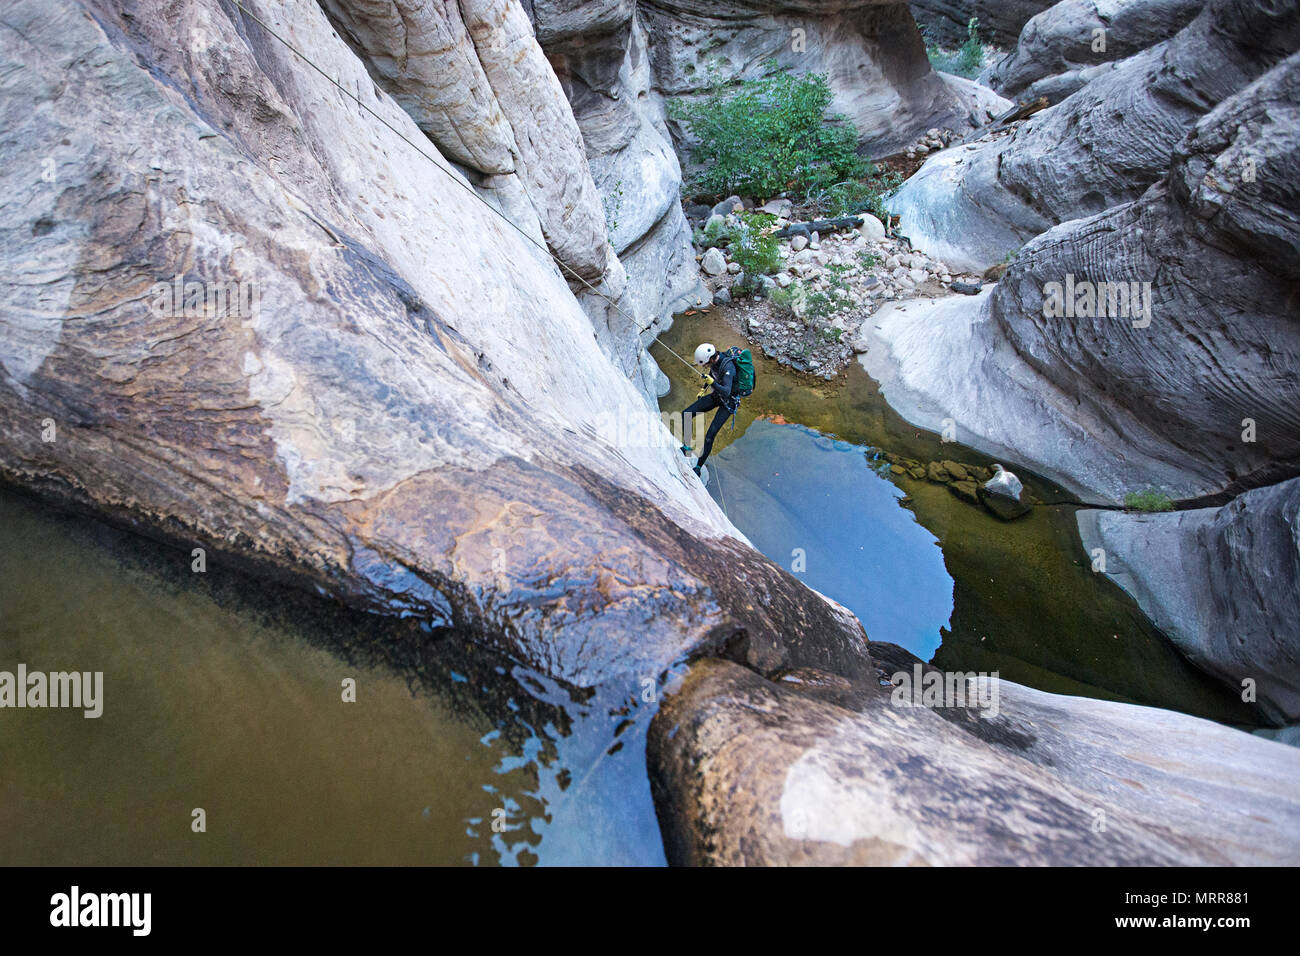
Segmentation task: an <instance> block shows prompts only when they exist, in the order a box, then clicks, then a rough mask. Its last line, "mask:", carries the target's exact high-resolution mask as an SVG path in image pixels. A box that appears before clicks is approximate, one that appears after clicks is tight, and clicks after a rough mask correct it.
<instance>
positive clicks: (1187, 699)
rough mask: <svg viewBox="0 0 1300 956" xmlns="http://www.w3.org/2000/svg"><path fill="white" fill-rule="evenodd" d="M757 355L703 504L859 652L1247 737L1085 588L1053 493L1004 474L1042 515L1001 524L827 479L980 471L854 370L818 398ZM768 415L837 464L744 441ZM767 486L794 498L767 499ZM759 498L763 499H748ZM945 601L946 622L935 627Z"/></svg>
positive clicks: (666, 361)
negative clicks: (1230, 728)
mask: <svg viewBox="0 0 1300 956" xmlns="http://www.w3.org/2000/svg"><path fill="white" fill-rule="evenodd" d="M661 338H662V340H663V343H664V344H665V345H667V346H668V347H669V348H671V349H673V350H674V351H676V352H677V353H679V354H681V355H685V356H690V355H691V354H692V352H693V351H694V348H695V346H696V345H697V344H699V343H700V342H703V341H708V342H712V343H714V344H715V345H716V346H717V347H718V348H726V347H729V346H732V345H739V346H742V347H744V346H747V345H748V343H747V342H745V340H744V338H743V336H741V335H740V334H739V333H737V332H735V331H734V330H732V329H731V328H730V326H728V325H727V323H726V322H725V321H724V320H723V319H722V317H721V316H720V314H719V313H718V312H717V311H716V310H715V311H713V312H710V313H703V314H696V315H689V316H679V317H678V318H677V320H676V321H675V323H674V324H673V327H672V328H671V329H670V330H669V331H668V332H667V333H665V334H664V335H663V336H661ZM651 352H652V354H653V355H654V357H655V358H656V360H657V361H658V363H659V366H660V368H662V369H663V370H664V372H665V373H666V374H667V375H668V378H669V380H670V382H671V384H672V388H671V391H670V392H669V394H668V395H667V396H665V397H664V398H663V399H662V400H661V401H660V408H661V409H662V410H664V411H680V410H681V409H682V408H685V407H686V405H688V404H689V403H690V402H691V401H692V400H693V398H694V396H695V394H696V392H697V390H698V387H699V381H698V378H697V377H696V376H695V374H694V373H693V372H692V371H691V370H690V369H689V368H687V367H685V366H683V365H682V363H680V362H679V361H677V359H675V358H673V357H672V356H671V355H670V354H669V353H668V352H667V350H666V349H664V348H663V346H662V345H654V346H652V348H651ZM754 352H755V353H756V354H755V357H754V358H755V367H756V371H757V378H758V386H757V388H756V390H755V393H754V395H752V396H751V397H750V398H748V399H746V400H745V402H744V403H743V405H742V407H741V412H740V414H739V415H738V416H737V421H736V424H735V428H734V431H733V430H732V428H731V426H730V425H728V426H727V427H726V428H724V429H723V431H722V434H721V435H720V436H719V439H718V441H717V443H716V444H715V446H714V457H713V458H711V459H710V461H709V464H710V468H711V469H713V470H715V471H716V472H717V473H718V475H719V478H720V480H714V481H712V482H711V483H710V486H709V492H710V494H712V495H713V496H714V498H715V500H718V501H719V502H720V503H722V502H723V499H724V498H725V499H726V500H725V504H726V509H727V513H728V516H729V517H730V518H731V520H732V522H733V523H734V524H735V525H736V526H737V527H738V528H739V529H740V530H741V531H742V532H744V533H745V534H746V535H747V536H748V537H750V539H751V540H752V541H754V543H755V544H756V545H757V546H758V547H759V548H760V550H763V551H764V553H765V554H767V555H768V556H769V557H770V558H772V559H773V560H774V561H776V562H777V563H779V564H781V565H782V566H783V567H785V568H787V569H791V570H792V569H793V558H792V553H791V552H792V550H793V549H794V548H796V547H801V548H804V550H805V551H806V565H807V566H806V570H804V571H802V572H799V576H800V577H801V578H802V579H803V580H805V581H806V582H807V583H808V584H809V585H810V586H811V587H814V588H817V589H818V590H820V591H822V592H823V593H826V594H829V595H831V596H832V597H835V598H836V599H837V600H840V601H841V602H843V603H845V604H846V605H847V606H849V607H851V608H853V610H854V611H855V612H856V613H858V615H859V617H860V618H861V619H862V620H863V621H864V622H865V623H866V625H867V632H868V635H869V636H870V637H871V638H872V639H873V640H879V641H889V642H892V643H896V644H902V645H903V646H906V647H909V649H911V650H913V652H914V653H917V654H918V655H919V656H921V657H925V658H930V654H928V653H926V651H932V652H933V656H932V659H933V661H934V663H935V664H936V665H938V666H940V667H944V668H947V669H951V670H963V671H989V672H991V671H998V672H999V673H1000V675H1001V676H1002V677H1004V678H1006V679H1008V680H1012V681H1016V682H1017V683H1022V684H1026V685H1029V686H1032V687H1038V688H1041V689H1043V690H1048V691H1054V692H1057V693H1065V694H1076V695H1084V696H1090V697H1100V698H1106V699H1113V700H1127V701H1132V702H1136V703H1142V704H1149V705H1153V706H1158V707H1164V708H1168V709H1172V710H1180V711H1184V712H1186V713H1191V714H1196V715H1198V716H1203V717H1209V718H1211V719H1215V720H1220V721H1224V722H1229V723H1237V724H1249V723H1252V722H1253V716H1252V714H1251V712H1250V711H1249V710H1248V709H1247V707H1246V706H1245V705H1244V704H1242V703H1241V702H1240V701H1239V700H1238V699H1237V698H1236V697H1235V696H1234V695H1233V694H1232V693H1231V692H1230V691H1229V690H1228V689H1227V688H1225V687H1223V686H1222V685H1220V684H1219V683H1218V682H1216V681H1214V680H1212V679H1211V678H1209V677H1208V676H1206V675H1205V674H1204V673H1202V672H1201V671H1200V670H1198V669H1197V668H1195V667H1193V666H1192V665H1191V664H1190V663H1188V662H1187V660H1186V659H1185V658H1184V657H1183V656H1182V655H1181V654H1180V653H1179V652H1178V651H1177V650H1176V649H1175V648H1174V647H1173V645H1172V644H1170V642H1169V641H1168V640H1166V639H1165V638H1164V637H1163V636H1162V635H1161V634H1160V633H1159V632H1158V631H1157V630H1156V629H1155V627H1153V626H1152V624H1151V623H1150V621H1149V620H1147V618H1146V617H1145V615H1143V614H1142V612H1141V610H1140V609H1139V608H1138V607H1137V605H1136V603H1135V602H1134V601H1133V600H1132V599H1131V598H1130V597H1129V596H1128V595H1127V594H1125V593H1124V591H1123V590H1121V589H1120V588H1119V587H1117V586H1116V585H1114V584H1113V583H1112V582H1110V581H1109V580H1108V579H1107V578H1106V577H1105V576H1104V575H1101V574H1098V573H1095V572H1093V571H1092V569H1091V562H1090V560H1089V559H1088V557H1087V555H1086V554H1085V552H1084V550H1083V546H1082V544H1081V543H1080V541H1079V536H1078V531H1077V529H1076V525H1075V511H1076V510H1077V508H1076V506H1075V505H1073V504H1071V503H1069V502H1070V497H1069V495H1067V494H1065V493H1064V492H1063V491H1062V490H1061V489H1060V488H1058V487H1056V486H1055V485H1053V484H1051V483H1049V482H1046V481H1044V480H1042V479H1040V478H1038V477H1037V476H1035V475H1033V474H1031V473H1029V472H1028V471H1027V470H1025V469H1023V468H1020V467H1018V466H1017V463H1016V462H1013V461H1006V460H1003V461H1002V464H1004V465H1005V466H1006V467H1007V468H1009V469H1011V470H1012V471H1015V472H1016V473H1017V474H1018V475H1019V476H1020V477H1021V479H1022V480H1024V482H1025V484H1026V486H1027V487H1028V488H1029V490H1030V492H1031V493H1032V494H1034V495H1035V496H1036V497H1037V498H1039V499H1040V500H1041V501H1043V502H1046V504H1044V505H1041V506H1038V507H1036V508H1034V510H1033V512H1032V513H1031V514H1030V515H1028V516H1027V517H1024V518H1021V519H1018V520H1017V521H1014V522H1009V523H1008V522H1001V521H998V520H997V519H996V518H994V517H993V516H991V515H990V514H988V513H987V512H986V511H984V510H983V509H982V508H980V507H978V506H974V505H971V504H968V503H966V502H964V501H962V500H960V499H958V498H956V497H955V496H954V495H953V494H952V493H951V492H949V491H948V489H947V488H946V487H945V486H943V485H938V484H933V483H930V482H928V481H925V480H915V479H912V478H910V477H906V476H905V477H898V476H893V475H886V476H884V477H882V476H881V475H880V474H878V473H877V470H876V469H873V468H869V467H862V468H853V467H848V466H847V465H845V464H840V462H841V458H840V456H842V455H844V454H845V449H847V448H849V447H850V446H852V448H853V452H852V453H853V454H857V455H861V456H862V457H863V459H864V462H865V461H866V459H867V449H868V448H877V449H882V450H884V451H887V452H893V453H895V454H898V455H902V456H905V457H909V458H915V459H918V460H919V461H921V462H927V461H933V460H943V459H949V460H955V461H959V462H963V463H967V464H975V465H985V466H987V465H990V464H992V460H991V459H990V458H989V457H988V456H986V455H983V454H980V453H979V452H976V451H974V450H973V449H969V448H966V447H964V446H962V445H959V444H957V443H954V442H943V441H941V439H940V436H938V435H936V434H934V433H931V432H927V431H924V430H922V429H919V428H916V427H915V426H913V425H910V424H908V423H907V422H906V421H904V420H903V419H902V418H900V417H899V416H898V415H897V414H895V413H894V412H893V411H892V409H890V407H889V405H888V403H887V402H886V401H885V400H884V398H883V396H882V395H881V394H880V390H879V388H878V387H877V385H876V383H875V382H874V381H873V380H872V379H871V378H870V377H869V376H868V375H867V374H866V372H865V371H863V369H862V368H861V366H859V365H857V364H856V363H854V364H852V365H850V366H849V368H848V369H847V371H846V372H844V373H843V374H841V375H840V376H838V377H837V378H836V379H835V380H833V381H831V382H826V381H824V380H822V379H818V378H811V377H808V376H804V375H800V374H798V373H796V372H793V371H792V370H790V369H788V368H786V367H784V366H782V365H780V364H779V363H777V362H775V361H773V360H771V359H768V358H766V357H765V356H764V355H763V354H762V353H761V350H759V349H757V348H755V349H754ZM773 415H775V416H780V417H781V419H784V420H785V421H787V422H789V423H792V424H795V425H800V426H804V427H805V428H807V429H812V430H814V431H816V432H818V433H820V434H822V435H824V436H833V437H834V438H835V439H837V441H838V443H839V445H838V446H837V447H838V448H839V451H837V452H836V453H835V454H834V455H827V454H824V453H821V454H819V453H817V451H816V448H815V446H814V445H810V444H809V443H808V442H807V440H805V439H801V438H798V437H796V436H795V435H794V434H793V433H791V434H790V436H789V437H787V438H784V439H774V438H773V431H772V430H773V429H775V430H776V432H777V433H780V431H781V430H783V429H789V428H790V426H789V425H776V424H771V423H770V422H768V421H761V422H758V423H757V424H756V418H758V417H759V416H773ZM751 433H752V435H753V438H752V439H751ZM751 444H752V445H753V446H754V447H753V448H750V447H749V446H750V445H751ZM783 456H785V460H784V461H783V460H782V457H783ZM844 461H847V459H846V458H845V459H844ZM877 464H880V462H877ZM774 472H782V473H783V476H788V477H791V478H792V480H790V481H787V482H786V483H785V485H783V486H781V487H777V486H775V485H773V484H772V482H774V481H775V480H776V479H774V478H773V477H772V474H773V473H774ZM881 483H888V484H891V485H893V486H894V487H895V489H896V492H897V494H898V497H899V498H902V497H903V496H905V499H904V502H905V505H906V508H907V511H908V512H910V516H911V518H912V519H913V520H914V521H915V523H916V525H917V526H918V530H922V529H923V531H924V532H925V533H927V537H928V538H931V539H933V541H935V542H937V544H938V549H939V550H940V552H941V554H942V563H943V566H944V569H945V571H946V573H945V574H937V573H936V572H935V569H934V568H933V567H932V565H931V562H930V561H929V556H928V555H927V553H926V551H925V541H923V540H921V539H918V538H917V537H916V534H915V532H912V531H911V530H910V529H908V530H907V531H906V532H905V533H903V532H900V527H903V526H901V525H900V524H899V522H898V521H897V520H888V521H886V520H882V519H881V516H882V515H884V514H888V511H887V510H882V502H881V499H880V497H879V495H880V491H879V488H878V485H879V484H881ZM765 485H767V486H768V487H767V488H766V491H767V492H769V493H768V494H766V495H764V494H759V493H755V492H754V489H763V488H764V486H765ZM732 489H738V490H743V489H748V490H743V492H742V493H741V494H737V493H736V492H733V490H732ZM884 508H885V509H887V508H888V504H887V503H885V504H884ZM777 512H779V513H777ZM855 582H858V583H856V584H855ZM904 598H906V599H904ZM947 601H950V602H951V615H950V616H949V617H948V618H947V619H946V620H939V618H940V617H941V616H942V608H943V606H944V604H945V602H947ZM931 621H933V622H937V623H936V624H935V625H934V627H935V630H934V633H933V635H932V636H931V635H928V632H927V631H926V628H927V627H929V626H930V625H929V622H931Z"/></svg>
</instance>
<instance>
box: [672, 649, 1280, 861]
mask: <svg viewBox="0 0 1300 956" xmlns="http://www.w3.org/2000/svg"><path fill="white" fill-rule="evenodd" d="M872 648H873V655H874V656H875V658H876V660H877V662H878V664H879V666H880V671H879V672H880V674H881V676H882V679H885V680H888V679H889V678H890V677H891V676H893V674H894V673H896V672H898V671H902V672H903V673H905V674H909V675H910V674H912V673H914V672H913V670H912V669H913V668H914V667H915V666H916V663H915V659H914V658H910V655H908V654H907V653H906V652H905V651H902V649H901V648H891V647H890V646H889V645H878V644H875V643H873V644H872ZM786 678H793V679H786ZM814 678H816V675H808V674H807V673H806V672H805V673H799V674H794V675H779V676H778V678H777V679H776V680H766V679H764V678H762V677H760V676H759V675H757V674H755V673H753V672H752V671H750V670H747V669H746V668H743V667H740V666H737V665H735V664H732V663H729V662H723V661H717V660H706V661H701V662H697V663H696V664H694V665H692V667H691V669H690V671H689V673H688V674H687V675H686V677H685V679H684V680H683V681H682V683H681V684H680V686H679V687H678V688H677V689H676V690H675V692H673V693H672V694H670V696H668V697H667V698H666V699H665V701H664V703H663V705H662V706H661V708H660V711H659V713H658V714H657V715H656V717H655V719H654V721H653V722H652V724H651V728H650V735H649V740H648V745H647V755H648V761H649V766H650V773H651V783H652V789H653V793H654V797H655V805H656V810H657V813H658V816H659V821H660V826H661V828H662V830H663V832H664V842H665V849H666V851H667V855H668V859H669V862H670V863H675V864H682V865H828V864H835V865H893V866H898V865H912V866H925V865H931V866H943V865H963V864H964V865H990V866H1008V865H1020V866H1023V865H1069V866H1096V865H1115V864H1120V865H1179V864H1182V865H1223V864H1233V863H1236V864H1246V865H1252V864H1260V863H1264V862H1269V863H1276V864H1285V863H1294V862H1295V861H1296V860H1298V859H1300V836H1298V834H1300V793H1297V790H1296V787H1295V783H1294V782H1295V779H1296V776H1297V774H1300V750H1297V749H1296V748H1293V747H1287V746H1285V745H1282V744H1277V743H1274V742H1271V741H1267V740H1262V739H1260V738H1259V737H1254V736H1251V735H1249V734H1245V733H1242V732H1241V731H1237V730H1232V729H1229V728H1226V727H1222V726H1220V725H1217V724H1213V723H1210V722H1208V721H1204V720H1200V719H1197V718H1193V717H1188V716H1186V715H1182V714H1175V713H1171V712H1168V711H1160V710H1154V709H1151V708H1143V707H1134V706H1131V705H1126V704H1115V703H1110V702H1106V701H1098V700H1089V699H1086V698H1078V697H1062V696H1055V695H1051V694H1044V693H1042V692H1039V691H1034V690H1030V689H1029V688H1026V687H1021V686H1019V685H1016V684H1011V683H1009V682H1006V681H998V682H997V690H998V697H997V700H998V707H997V711H998V712H997V714H996V716H988V717H981V716H979V715H978V714H977V713H976V712H974V711H972V710H970V709H967V708H955V707H948V708H944V709H937V708H930V707H925V706H903V705H901V704H897V703H894V702H892V700H891V698H892V695H893V689H891V688H888V687H880V686H876V687H874V688H866V689H860V690H857V691H855V690H853V689H851V688H846V687H844V686H843V685H842V684H838V683H836V682H835V681H834V680H833V679H828V678H822V679H814ZM981 680H987V679H981ZM984 686H985V687H986V690H988V692H989V693H991V689H990V688H991V685H984Z"/></svg>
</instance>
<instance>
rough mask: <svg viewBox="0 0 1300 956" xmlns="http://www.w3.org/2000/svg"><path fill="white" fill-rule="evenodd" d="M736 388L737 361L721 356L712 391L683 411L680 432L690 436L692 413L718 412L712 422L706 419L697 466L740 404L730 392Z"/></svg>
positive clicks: (707, 454)
mask: <svg viewBox="0 0 1300 956" xmlns="http://www.w3.org/2000/svg"><path fill="white" fill-rule="evenodd" d="M735 390H736V360H735V359H733V358H732V357H731V356H729V355H720V356H719V358H718V364H717V365H716V366H714V368H713V391H712V392H710V393H709V394H708V395H703V396H701V397H700V398H697V399H696V400H695V401H694V402H692V403H691V405H690V407H689V408H687V409H685V410H684V411H683V412H682V434H683V435H686V436H687V437H688V438H689V436H690V435H691V433H692V429H691V424H692V422H693V421H694V419H693V418H691V416H693V415H697V414H699V413H700V412H707V411H709V409H712V408H716V409H717V410H718V413H717V414H716V415H714V416H713V421H711V422H709V430H708V432H707V433H706V434H705V436H704V448H703V449H701V451H700V460H699V461H697V462H696V463H695V467H696V468H702V467H704V462H705V460H706V459H707V458H708V457H709V453H710V452H712V451H713V439H715V438H717V437H718V432H720V431H722V426H723V425H724V424H726V422H727V419H728V418H730V417H731V416H732V415H734V414H735V413H736V409H737V408H739V407H740V399H738V398H737V397H736V396H735V395H734V394H733V393H734V392H735Z"/></svg>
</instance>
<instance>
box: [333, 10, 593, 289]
mask: <svg viewBox="0 0 1300 956" xmlns="http://www.w3.org/2000/svg"><path fill="white" fill-rule="evenodd" d="M326 4H327V9H328V11H329V13H330V14H331V16H332V18H333V20H334V22H336V23H337V24H339V26H340V29H342V30H343V31H344V33H345V34H346V35H347V36H348V37H349V38H350V39H351V40H352V42H353V45H354V47H355V48H356V49H358V50H359V51H360V53H361V55H362V56H363V57H364V58H365V61H366V63H367V65H368V67H369V69H370V70H371V71H372V72H373V74H374V76H375V79H376V80H377V81H378V82H379V83H381V84H382V85H383V86H384V88H385V89H386V90H387V91H388V92H390V93H392V94H393V95H394V98H395V99H396V100H397V101H398V103H399V104H400V105H401V106H402V107H403V108H404V109H405V110H406V111H407V113H408V114H409V115H410V116H411V117H412V118H413V119H414V120H415V121H416V123H417V125H419V126H420V128H421V129H422V130H423V131H424V132H426V133H428V134H429V135H430V137H432V139H433V141H434V142H435V143H436V144H437V145H438V147H439V148H440V149H442V150H444V151H445V152H446V153H447V155H448V156H449V157H450V158H452V159H454V160H456V161H458V162H461V163H467V164H469V165H470V166H472V167H474V168H475V169H477V170H479V171H480V172H483V173H486V174H489V175H500V174H505V173H517V174H518V177H519V183H520V185H521V186H522V187H523V190H524V192H525V195H526V196H527V199H528V201H529V203H530V204H531V205H532V206H533V207H534V208H535V209H536V211H537V216H538V219H539V221H540V224H541V227H542V232H543V234H544V235H545V236H546V241H547V244H548V245H549V246H550V248H551V250H552V251H553V252H554V253H555V255H556V256H557V257H559V259H560V261H561V262H563V263H564V264H565V265H566V266H567V267H569V268H570V269H572V270H573V271H574V272H575V273H577V274H578V275H579V276H581V277H582V278H583V279H586V280H588V281H592V282H596V281H599V280H600V278H601V277H602V276H603V275H604V274H605V271H606V269H607V268H608V267H609V262H608V246H607V242H606V235H605V217H604V214H603V211H602V209H601V202H600V196H599V194H598V193H597V191H596V186H595V183H594V182H593V181H592V179H591V176H590V174H589V173H588V170H587V159H586V152H585V149H584V147H583V141H582V137H581V135H580V134H579V132H578V126H577V123H576V122H575V120H574V118H573V113H572V111H571V110H570V109H569V104H568V101H567V100H566V99H565V97H564V93H563V91H562V90H561V88H560V84H559V82H558V81H557V79H556V77H555V74H554V72H553V71H552V70H551V67H550V64H549V63H547V61H546V57H545V55H544V54H543V53H542V49H541V47H540V46H539V45H538V43H537V40H536V38H535V37H534V35H533V27H532V23H531V22H530V21H529V19H528V16H527V15H526V14H525V13H524V10H523V8H522V7H521V6H520V5H519V3H518V0H461V2H460V4H459V6H457V5H455V4H452V5H448V4H447V3H445V2H444V0H326Z"/></svg>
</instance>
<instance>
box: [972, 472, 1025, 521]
mask: <svg viewBox="0 0 1300 956" xmlns="http://www.w3.org/2000/svg"><path fill="white" fill-rule="evenodd" d="M1000 467H1001V466H1000V465H995V466H994V468H1000ZM1008 479H1009V480H1008ZM977 494H978V496H979V500H980V503H981V504H982V505H984V507H985V508H987V509H988V510H989V512H990V513H992V514H993V515H995V516H997V517H998V518H1001V519H1002V520H1003V521H1014V520H1015V519H1016V518H1019V517H1021V516H1023V515H1027V514H1029V512H1030V511H1032V510H1033V505H1032V503H1031V502H1030V500H1029V495H1028V493H1027V492H1026V491H1025V489H1024V488H1023V487H1022V486H1021V484H1020V479H1019V478H1017V477H1016V476H1015V475H1013V474H1011V472H1009V471H1001V472H998V473H997V474H995V475H994V476H993V478H992V480H990V481H987V482H985V483H984V484H982V485H979V486H978V490H977Z"/></svg>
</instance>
